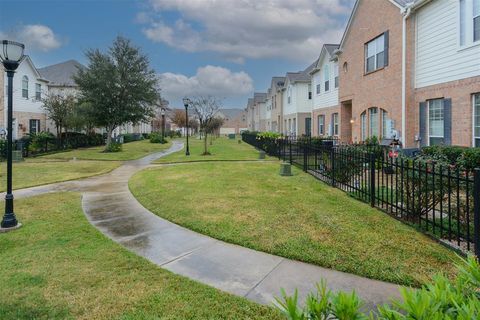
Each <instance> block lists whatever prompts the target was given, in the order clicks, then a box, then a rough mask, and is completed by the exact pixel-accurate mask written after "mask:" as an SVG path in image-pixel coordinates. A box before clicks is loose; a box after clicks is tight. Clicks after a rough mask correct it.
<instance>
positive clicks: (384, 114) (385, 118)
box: [381, 109, 391, 138]
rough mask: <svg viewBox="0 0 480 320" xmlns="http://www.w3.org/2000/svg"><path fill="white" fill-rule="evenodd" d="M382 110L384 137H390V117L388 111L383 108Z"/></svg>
mask: <svg viewBox="0 0 480 320" xmlns="http://www.w3.org/2000/svg"><path fill="white" fill-rule="evenodd" d="M381 112H382V137H383V138H390V132H389V131H390V130H391V128H389V125H388V123H389V119H388V112H387V111H385V110H383V109H381Z"/></svg>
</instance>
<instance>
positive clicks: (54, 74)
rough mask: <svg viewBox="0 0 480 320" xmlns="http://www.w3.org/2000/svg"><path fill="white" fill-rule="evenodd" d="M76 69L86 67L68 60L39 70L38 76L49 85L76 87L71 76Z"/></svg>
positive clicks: (75, 72) (74, 73)
mask: <svg viewBox="0 0 480 320" xmlns="http://www.w3.org/2000/svg"><path fill="white" fill-rule="evenodd" d="M78 69H86V67H85V66H84V65H83V64H81V63H80V62H78V61H76V60H68V61H65V62H61V63H57V64H54V65H51V66H48V67H44V68H40V69H38V71H39V72H40V74H41V75H42V76H43V77H44V78H46V79H48V80H49V81H50V85H61V86H76V84H75V81H74V80H73V76H74V75H76V74H77V72H78Z"/></svg>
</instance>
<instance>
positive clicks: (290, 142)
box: [288, 138, 293, 164]
mask: <svg viewBox="0 0 480 320" xmlns="http://www.w3.org/2000/svg"><path fill="white" fill-rule="evenodd" d="M288 148H289V158H290V164H293V161H292V140H291V139H290V138H288Z"/></svg>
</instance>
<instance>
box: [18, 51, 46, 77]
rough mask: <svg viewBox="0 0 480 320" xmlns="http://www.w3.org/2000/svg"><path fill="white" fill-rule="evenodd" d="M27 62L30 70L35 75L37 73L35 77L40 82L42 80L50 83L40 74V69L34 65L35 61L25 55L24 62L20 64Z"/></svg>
mask: <svg viewBox="0 0 480 320" xmlns="http://www.w3.org/2000/svg"><path fill="white" fill-rule="evenodd" d="M24 61H25V62H26V63H27V64H28V65H29V66H30V68H31V69H32V70H33V73H35V76H36V77H37V79H38V80H42V81H45V82H48V80H47V79H45V78H44V77H42V74H40V72H39V71H38V69H37V68H36V67H35V65H34V64H33V61H32V59H31V58H30V56H28V55H25V56H24V58H23V60H22V61H20V63H22V62H24Z"/></svg>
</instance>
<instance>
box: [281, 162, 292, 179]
mask: <svg viewBox="0 0 480 320" xmlns="http://www.w3.org/2000/svg"><path fill="white" fill-rule="evenodd" d="M280 175H281V176H291V175H292V165H291V164H290V163H288V162H282V163H280Z"/></svg>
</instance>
